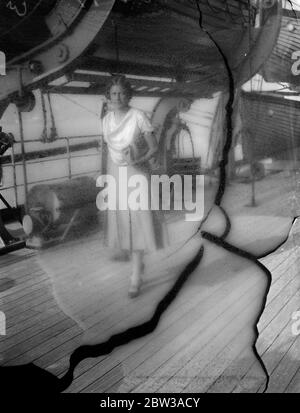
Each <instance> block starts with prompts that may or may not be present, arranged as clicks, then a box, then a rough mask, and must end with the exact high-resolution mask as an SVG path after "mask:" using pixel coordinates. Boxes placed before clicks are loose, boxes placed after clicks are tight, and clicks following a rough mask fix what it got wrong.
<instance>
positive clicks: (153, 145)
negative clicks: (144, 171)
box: [131, 132, 158, 165]
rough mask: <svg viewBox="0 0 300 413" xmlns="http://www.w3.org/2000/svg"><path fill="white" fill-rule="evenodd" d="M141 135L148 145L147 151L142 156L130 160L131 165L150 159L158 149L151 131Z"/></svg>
mask: <svg viewBox="0 0 300 413" xmlns="http://www.w3.org/2000/svg"><path fill="white" fill-rule="evenodd" d="M143 137H144V139H145V141H146V144H147V146H148V151H147V152H146V153H145V154H144V155H143V156H141V157H140V158H139V159H137V160H133V161H132V162H131V164H132V165H135V164H138V163H143V162H146V161H148V160H149V159H151V158H152V157H153V155H154V154H155V153H156V152H157V150H158V145H157V141H156V139H155V136H154V133H153V132H145V133H144V134H143Z"/></svg>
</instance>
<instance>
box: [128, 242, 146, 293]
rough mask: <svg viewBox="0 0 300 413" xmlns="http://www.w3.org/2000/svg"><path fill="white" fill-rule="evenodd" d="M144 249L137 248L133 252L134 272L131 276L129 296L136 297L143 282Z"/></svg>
mask: <svg viewBox="0 0 300 413" xmlns="http://www.w3.org/2000/svg"><path fill="white" fill-rule="evenodd" d="M143 260H144V251H143V250H137V251H133V252H132V274H131V278H130V288H129V292H128V293H129V296H130V297H132V298H133V297H136V296H137V295H138V294H139V292H140V287H141V283H142V273H143V270H144V262H143Z"/></svg>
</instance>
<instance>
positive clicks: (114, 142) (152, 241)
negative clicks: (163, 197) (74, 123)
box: [103, 108, 166, 252]
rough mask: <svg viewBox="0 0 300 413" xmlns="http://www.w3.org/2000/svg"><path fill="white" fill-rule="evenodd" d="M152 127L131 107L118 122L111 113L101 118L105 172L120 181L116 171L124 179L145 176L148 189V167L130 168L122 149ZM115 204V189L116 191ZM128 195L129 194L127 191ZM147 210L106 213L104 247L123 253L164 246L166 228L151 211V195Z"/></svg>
mask: <svg viewBox="0 0 300 413" xmlns="http://www.w3.org/2000/svg"><path fill="white" fill-rule="evenodd" d="M152 131H153V127H152V125H151V123H150V121H149V119H148V118H147V116H146V115H145V114H144V112H143V111H141V110H138V109H134V108H130V109H129V110H128V112H127V113H126V115H125V116H124V118H123V119H122V120H121V122H120V123H117V122H116V120H115V116H114V113H113V112H109V113H108V114H107V115H106V116H105V117H104V118H103V135H104V140H105V142H106V143H107V144H108V150H109V155H110V156H109V159H108V166H107V173H108V174H110V175H112V176H113V177H114V178H115V180H116V182H117V183H118V181H119V168H122V169H121V171H122V172H123V173H124V171H125V170H124V168H126V173H127V179H129V178H130V177H131V176H132V175H136V174H139V175H143V176H144V177H146V179H147V181H148V183H149V185H148V187H149V188H150V171H149V169H148V168H147V164H145V163H144V164H137V165H129V164H128V161H127V159H126V158H125V157H124V149H126V148H128V147H129V146H130V145H132V144H134V143H135V142H136V141H137V140H138V139H139V137H140V135H141V133H146V132H152ZM116 194H117V205H118V201H119V199H118V194H119V191H118V188H117V192H116ZM128 195H129V192H128ZM148 195H149V197H148V199H149V208H147V210H132V209H131V208H130V206H128V208H127V209H126V210H121V209H120V208H118V207H117V209H116V210H115V211H113V210H108V211H107V229H106V232H107V244H108V246H109V247H112V248H117V249H122V250H128V251H133V250H143V251H145V252H150V251H154V250H157V249H158V248H161V247H163V245H164V243H165V242H166V229H165V225H164V224H163V220H162V216H161V214H160V213H159V211H151V208H150V194H149V193H148Z"/></svg>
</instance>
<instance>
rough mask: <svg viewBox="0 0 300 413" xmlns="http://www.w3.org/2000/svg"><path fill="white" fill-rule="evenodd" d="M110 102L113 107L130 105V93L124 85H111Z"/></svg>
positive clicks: (122, 107) (119, 107)
mask: <svg viewBox="0 0 300 413" xmlns="http://www.w3.org/2000/svg"><path fill="white" fill-rule="evenodd" d="M110 102H111V105H112V108H113V109H125V108H126V107H127V106H128V103H129V99H128V95H127V93H126V91H125V90H124V89H123V87H122V86H119V85H113V86H112V87H111V89H110Z"/></svg>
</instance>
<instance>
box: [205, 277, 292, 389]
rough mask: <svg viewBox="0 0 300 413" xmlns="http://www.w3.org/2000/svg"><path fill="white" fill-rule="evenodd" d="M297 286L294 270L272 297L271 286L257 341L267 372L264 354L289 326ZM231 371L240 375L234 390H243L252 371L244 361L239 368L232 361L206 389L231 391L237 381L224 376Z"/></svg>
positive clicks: (267, 352)
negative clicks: (289, 278)
mask: <svg viewBox="0 0 300 413" xmlns="http://www.w3.org/2000/svg"><path fill="white" fill-rule="evenodd" d="M275 285H276V284H275ZM297 288H299V280H298V276H297V273H296V272H295V273H294V278H293V279H292V280H290V281H289V282H288V283H287V284H286V285H285V287H284V288H283V289H282V290H281V291H280V294H276V296H275V297H274V294H273V297H272V295H271V293H272V288H271V292H270V301H269V303H268V306H267V307H266V309H265V311H264V313H263V316H262V318H261V321H260V323H259V331H260V334H259V338H258V342H257V349H258V352H259V354H261V355H262V359H263V360H264V362H265V363H266V365H267V368H268V370H269V373H271V372H272V369H271V366H270V363H269V362H268V360H267V359H266V356H267V357H268V355H269V354H270V352H271V351H272V348H273V347H272V346H274V343H275V344H276V339H278V335H280V332H281V331H282V330H283V329H285V328H288V327H289V328H290V315H291V312H292V311H293V309H294V308H295V305H297V301H298V299H297V297H296V293H297ZM271 297H272V298H271ZM286 326H288V327H286ZM233 371H234V374H235V375H236V376H237V377H241V379H240V383H239V385H238V386H237V387H236V391H239V390H243V379H245V382H246V381H247V378H248V377H249V376H250V375H251V373H252V371H251V363H246V362H245V363H243V364H241V366H240V368H239V366H237V365H236V363H234V365H233V366H230V367H229V369H228V371H225V373H224V377H225V379H224V377H220V378H219V379H218V382H217V383H215V384H214V385H213V386H212V387H211V388H210V389H209V390H208V391H209V392H223V391H224V392H230V391H233V390H234V387H235V385H236V384H237V383H234V382H228V381H227V380H226V377H229V376H232V375H234V374H233ZM222 381H224V383H222ZM234 384H235V385H234ZM252 390H253V389H252ZM256 390H257V389H256Z"/></svg>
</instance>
